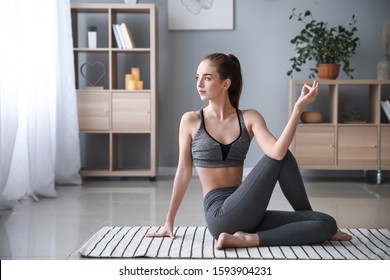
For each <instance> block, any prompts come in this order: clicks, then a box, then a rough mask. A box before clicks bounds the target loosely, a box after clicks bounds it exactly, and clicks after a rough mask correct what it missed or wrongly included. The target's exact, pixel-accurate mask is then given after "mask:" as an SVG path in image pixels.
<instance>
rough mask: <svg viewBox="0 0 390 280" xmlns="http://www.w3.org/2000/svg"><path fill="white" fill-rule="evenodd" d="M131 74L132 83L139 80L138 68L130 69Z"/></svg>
mask: <svg viewBox="0 0 390 280" xmlns="http://www.w3.org/2000/svg"><path fill="white" fill-rule="evenodd" d="M131 74H132V75H133V79H134V81H139V80H140V71H139V68H138V67H131Z"/></svg>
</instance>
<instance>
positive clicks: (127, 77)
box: [125, 74, 133, 90]
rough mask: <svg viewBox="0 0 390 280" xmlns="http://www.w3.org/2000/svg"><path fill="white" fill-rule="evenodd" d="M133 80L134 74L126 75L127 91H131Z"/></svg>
mask: <svg viewBox="0 0 390 280" xmlns="http://www.w3.org/2000/svg"><path fill="white" fill-rule="evenodd" d="M132 80H133V75H132V74H126V75H125V89H126V90H129V89H131V88H130V87H131V86H130V83H131V81H132Z"/></svg>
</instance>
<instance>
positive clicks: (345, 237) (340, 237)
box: [330, 230, 352, 241]
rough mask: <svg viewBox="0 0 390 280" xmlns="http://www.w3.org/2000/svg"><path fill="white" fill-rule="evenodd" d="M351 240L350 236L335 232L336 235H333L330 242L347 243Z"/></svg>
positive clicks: (338, 231)
mask: <svg viewBox="0 0 390 280" xmlns="http://www.w3.org/2000/svg"><path fill="white" fill-rule="evenodd" d="M351 239H352V236H351V235H349V234H348V233H345V232H342V231H340V230H337V232H336V234H335V235H333V236H332V237H331V238H330V240H332V241H349V240H351Z"/></svg>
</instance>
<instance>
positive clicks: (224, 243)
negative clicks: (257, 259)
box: [215, 231, 260, 250]
mask: <svg viewBox="0 0 390 280" xmlns="http://www.w3.org/2000/svg"><path fill="white" fill-rule="evenodd" d="M259 244H260V240H259V236H258V235H257V233H246V232H243V231H237V232H236V233H235V234H228V233H225V232H223V233H221V234H220V235H219V237H218V241H217V245H216V246H215V247H216V249H217V250H221V249H223V248H244V247H254V246H259Z"/></svg>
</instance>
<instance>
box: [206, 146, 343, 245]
mask: <svg viewBox="0 0 390 280" xmlns="http://www.w3.org/2000/svg"><path fill="white" fill-rule="evenodd" d="M277 181H279V185H280V187H281V190H282V191H283V194H284V195H285V197H286V198H287V200H288V202H289V203H290V204H291V206H292V207H293V209H294V210H295V211H274V210H267V206H268V203H269V201H270V198H271V195H272V192H273V190H274V187H275V185H276V183H277ZM204 210H205V218H206V223H207V227H208V229H209V231H210V233H211V234H212V236H213V237H214V238H215V239H218V237H219V235H220V234H221V233H222V232H226V233H230V234H233V233H235V232H237V231H244V232H248V233H255V232H256V233H257V234H258V236H259V239H260V246H284V245H286V246H288V245H290V246H293V245H305V244H313V243H320V242H323V241H326V240H328V239H329V238H330V237H332V236H333V235H334V234H335V233H336V231H337V225H336V221H335V219H334V218H332V217H331V216H329V215H327V214H324V213H321V212H316V211H313V210H312V208H311V206H310V203H309V199H308V197H307V194H306V190H305V187H304V184H303V181H302V177H301V174H300V171H299V168H298V165H297V163H296V160H295V158H294V156H293V155H292V154H291V152H290V151H288V152H287V154H286V156H285V157H284V159H283V160H281V161H278V160H274V159H272V158H270V157H268V156H264V157H263V158H262V159H261V160H260V161H259V162H258V163H257V165H256V166H255V167H254V168H253V170H252V171H251V172H250V173H249V174H248V176H247V177H246V178H245V180H244V181H243V182H242V184H241V185H240V186H239V187H227V188H222V189H215V190H212V191H210V192H209V193H207V194H206V196H205V198H204Z"/></svg>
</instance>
